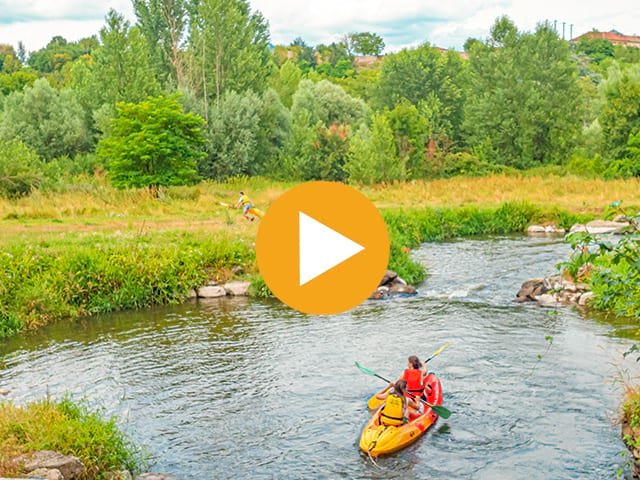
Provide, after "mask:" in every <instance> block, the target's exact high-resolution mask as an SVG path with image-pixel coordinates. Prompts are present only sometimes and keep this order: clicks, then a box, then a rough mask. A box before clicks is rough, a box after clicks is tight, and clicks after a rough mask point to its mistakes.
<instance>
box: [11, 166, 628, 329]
mask: <svg viewBox="0 0 640 480" xmlns="http://www.w3.org/2000/svg"><path fill="white" fill-rule="evenodd" d="M291 186H292V185H291V184H287V183H278V182H272V181H267V180H264V179H260V178H252V179H236V180H233V181H230V182H228V183H224V184H216V183H203V184H200V185H196V186H193V187H181V188H169V189H166V190H164V191H163V193H162V194H161V196H160V198H154V197H153V196H151V195H150V194H149V192H148V191H146V190H131V191H118V190H115V189H113V188H111V187H110V186H108V185H107V184H106V183H104V182H102V181H101V180H100V179H92V180H91V182H90V183H88V184H87V185H86V186H84V187H83V186H82V185H76V186H75V188H74V189H72V190H73V191H67V192H63V193H57V194H53V193H47V194H45V193H36V194H34V195H32V196H30V197H26V198H21V199H16V200H5V199H0V231H2V235H0V338H3V337H7V336H9V335H12V334H14V333H16V332H18V331H21V330H24V329H32V328H38V327H40V326H42V325H44V324H46V323H49V322H50V321H53V320H56V319H59V318H64V317H77V316H80V315H91V314H95V313H101V312H109V311H115V310H122V309H138V308H145V307H148V306H150V305H154V304H162V303H172V302H179V301H182V300H183V299H184V298H185V296H186V294H187V292H188V291H189V289H191V288H193V287H195V286H198V285H201V284H202V282H204V281H205V280H207V279H210V278H218V279H221V280H225V279H227V278H229V276H230V271H231V269H232V268H233V267H235V266H242V267H243V269H244V271H245V273H246V275H247V276H252V275H253V273H255V262H254V253H253V246H252V244H253V241H254V239H255V235H256V231H257V228H258V225H257V222H254V223H250V222H246V221H245V220H244V219H242V217H241V216H240V215H239V212H238V211H233V210H229V209H228V208H224V207H222V206H221V205H220V203H221V202H224V203H233V202H234V201H235V199H236V196H237V192H238V191H239V190H246V191H248V192H249V194H250V195H251V197H252V199H253V200H254V201H255V203H256V204H257V205H258V206H259V207H261V208H264V209H266V208H268V206H269V204H270V203H271V202H273V201H274V200H275V199H276V198H278V197H279V196H280V195H281V194H282V193H283V192H284V191H286V189H288V188H290V187H291ZM363 192H364V193H365V194H366V195H367V196H369V198H371V199H372V200H373V202H374V203H375V204H376V205H377V206H378V207H380V208H381V210H382V212H383V215H384V217H385V220H386V222H387V225H388V227H389V232H390V235H391V239H392V251H391V262H390V268H392V269H394V270H396V271H397V272H398V273H400V275H402V276H403V277H404V278H406V279H407V280H408V281H410V282H411V283H419V282H420V281H421V280H422V279H424V277H425V271H424V268H423V267H422V266H420V265H417V264H416V263H414V262H412V261H411V260H410V258H409V255H408V253H407V251H406V250H407V248H413V247H415V246H417V245H418V244H420V243H421V242H425V241H441V240H447V239H452V238H456V237H468V236H474V235H491V234H508V233H515V232H522V231H524V230H525V229H526V227H527V226H528V225H529V224H531V223H534V222H542V223H545V222H553V223H556V224H559V225H561V226H564V227H569V226H570V225H571V224H573V223H575V222H577V221H583V220H585V219H587V218H591V217H593V216H595V215H596V214H598V213H601V211H602V205H606V204H607V203H609V202H611V201H613V200H616V199H618V198H624V199H625V200H626V202H627V203H628V204H634V203H635V204H638V205H640V182H639V181H635V180H633V181H631V180H629V181H610V182H605V181H601V180H579V179H571V178H569V179H565V178H558V177H549V178H541V177H509V176H493V177H485V178H473V179H469V178H453V179H449V180H437V181H432V182H414V183H410V184H394V185H388V186H375V187H369V188H365V189H363ZM256 287H257V289H256V290H257V291H258V292H261V293H263V294H264V293H266V290H265V289H264V286H263V285H261V284H260V282H259V281H258V282H256Z"/></svg>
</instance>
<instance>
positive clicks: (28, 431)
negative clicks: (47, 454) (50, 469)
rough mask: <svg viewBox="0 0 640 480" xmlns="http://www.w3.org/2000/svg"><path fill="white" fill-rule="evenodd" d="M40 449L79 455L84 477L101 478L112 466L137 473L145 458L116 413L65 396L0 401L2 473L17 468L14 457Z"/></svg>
mask: <svg viewBox="0 0 640 480" xmlns="http://www.w3.org/2000/svg"><path fill="white" fill-rule="evenodd" d="M38 450H54V451H57V452H60V453H62V454H64V455H74V456H76V457H78V458H79V459H80V460H81V461H82V463H83V464H84V466H85V469H86V470H85V473H84V475H83V477H82V479H81V480H89V479H94V478H98V479H100V478H102V474H104V473H107V472H110V471H114V470H129V471H132V472H139V471H140V470H141V469H142V468H143V466H144V464H145V458H144V455H143V454H142V453H141V451H140V450H139V449H138V448H136V447H135V446H134V445H133V443H132V442H131V441H130V440H129V439H128V438H127V437H126V436H125V435H124V434H123V433H122V432H121V431H120V429H119V428H118V426H117V423H116V419H115V418H109V419H105V418H103V416H102V415H101V413H100V412H99V411H95V410H92V409H90V408H88V407H87V406H86V405H84V404H82V403H75V402H73V401H72V400H70V399H68V398H65V399H63V400H60V401H54V400H51V399H49V398H47V399H45V400H41V401H36V402H31V403H28V404H26V405H24V406H17V405H14V404H13V403H10V402H4V403H0V476H10V475H11V476H12V475H16V474H20V473H22V472H19V471H16V469H15V466H14V465H12V464H11V460H12V459H13V458H15V457H17V456H19V455H22V454H26V453H31V452H36V451H38Z"/></svg>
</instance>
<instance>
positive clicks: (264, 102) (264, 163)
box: [250, 89, 291, 175]
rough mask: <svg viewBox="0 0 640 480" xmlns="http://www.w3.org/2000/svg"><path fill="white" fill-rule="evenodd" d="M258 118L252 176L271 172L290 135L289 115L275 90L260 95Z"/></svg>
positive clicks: (251, 169)
mask: <svg viewBox="0 0 640 480" xmlns="http://www.w3.org/2000/svg"><path fill="white" fill-rule="evenodd" d="M259 117H260V120H259V122H258V132H257V136H256V144H257V145H256V153H255V161H254V162H253V164H252V168H250V173H251V174H253V175H261V174H265V173H268V172H269V171H270V170H272V168H273V166H274V164H277V163H278V160H279V156H280V152H281V151H282V149H283V148H284V145H285V143H286V142H287V140H288V138H289V136H290V135H291V113H290V112H289V110H287V108H286V107H285V106H284V105H283V104H282V102H281V101H280V97H279V96H278V93H277V92H276V91H275V90H273V89H269V90H267V91H266V92H265V93H264V94H263V95H262V99H261V102H260V112H259Z"/></svg>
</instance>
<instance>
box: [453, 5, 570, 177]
mask: <svg viewBox="0 0 640 480" xmlns="http://www.w3.org/2000/svg"><path fill="white" fill-rule="evenodd" d="M470 56H471V75H472V90H471V93H470V95H469V99H468V103H467V109H466V118H465V130H466V132H467V133H468V140H467V141H468V144H469V145H470V146H472V147H474V148H476V149H481V150H482V152H480V150H479V153H481V156H483V157H486V158H488V159H489V160H490V161H493V162H496V163H501V164H506V165H509V166H513V167H518V168H527V167H532V166H535V165H541V164H548V163H562V162H564V161H566V160H567V159H568V156H569V154H570V153H571V151H572V149H573V147H574V146H575V143H576V139H577V134H578V131H579V129H580V127H581V119H582V115H581V113H580V98H579V96H580V91H579V87H578V84H577V72H576V68H575V66H574V64H573V63H572V62H571V58H570V50H569V45H568V44H567V42H565V41H563V40H561V39H560V38H559V37H558V35H557V33H556V32H555V31H554V30H553V28H552V27H551V26H550V25H549V24H541V25H539V26H538V28H537V29H536V31H535V32H534V33H520V32H518V30H517V29H516V27H515V25H514V24H513V23H512V22H511V21H510V20H509V19H508V18H506V17H503V18H500V19H498V20H497V21H496V23H495V25H494V27H493V29H492V36H491V38H489V39H488V40H487V41H486V42H484V43H481V44H480V43H477V44H475V45H474V46H473V48H472V49H471V51H470Z"/></svg>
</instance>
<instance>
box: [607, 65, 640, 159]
mask: <svg viewBox="0 0 640 480" xmlns="http://www.w3.org/2000/svg"><path fill="white" fill-rule="evenodd" d="M600 88H601V92H602V94H603V96H604V99H605V103H604V106H603V107H602V111H601V112H600V118H599V120H600V126H601V127H602V139H603V143H602V150H603V156H605V157H606V158H611V159H622V158H624V157H625V155H626V151H627V143H628V141H629V138H630V137H631V136H632V135H635V134H637V133H638V132H640V65H631V66H627V67H621V66H619V65H614V66H613V67H612V68H611V69H610V71H609V78H608V79H607V80H606V81H605V82H604V83H603V84H602V85H601V86H600Z"/></svg>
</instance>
